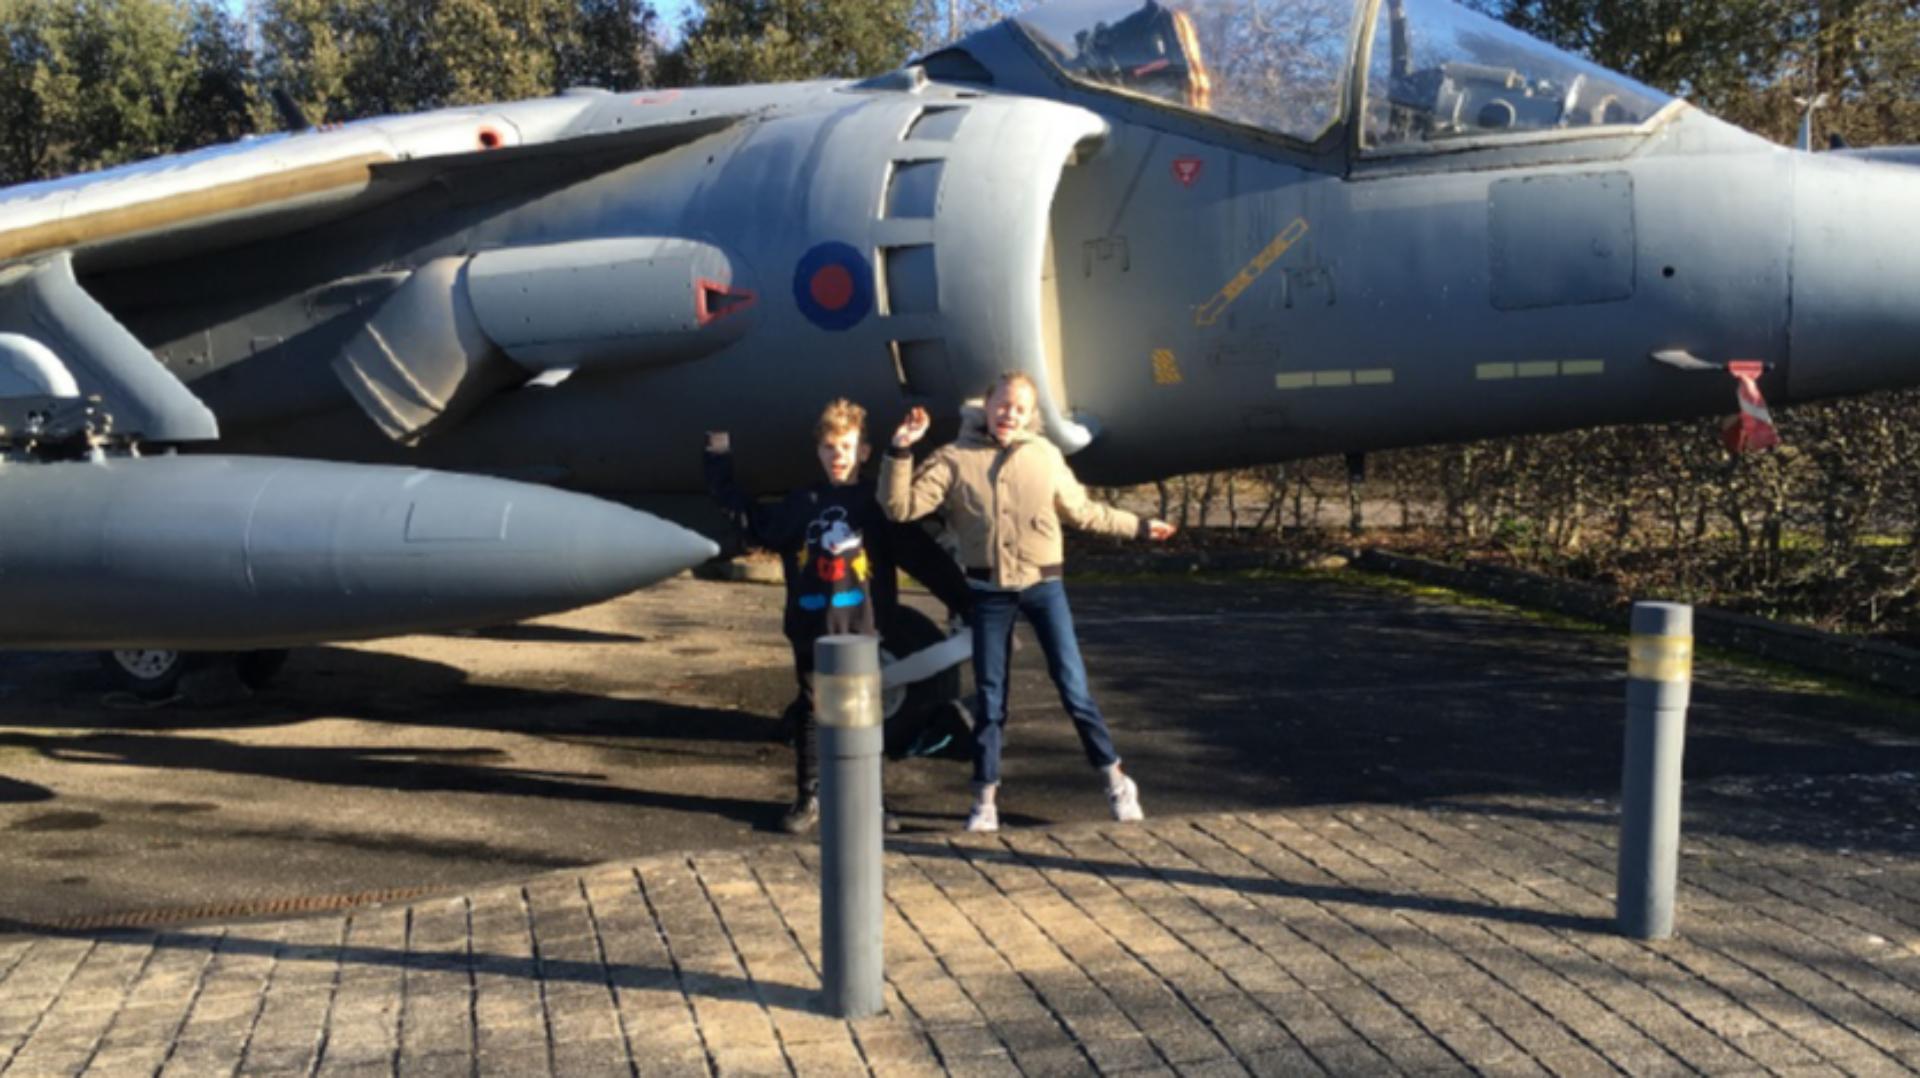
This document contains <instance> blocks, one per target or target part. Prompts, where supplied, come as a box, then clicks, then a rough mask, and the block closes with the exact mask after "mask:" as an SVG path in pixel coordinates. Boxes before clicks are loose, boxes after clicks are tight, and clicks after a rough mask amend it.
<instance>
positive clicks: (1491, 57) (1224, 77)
mask: <svg viewBox="0 0 1920 1078" xmlns="http://www.w3.org/2000/svg"><path fill="white" fill-rule="evenodd" d="M1376 4H1377V8H1378V9H1377V13H1376V14H1375V15H1374V25H1373V33H1372V37H1371V56H1370V57H1368V58H1367V62H1366V64H1365V67H1364V72H1363V73H1364V76H1365V78H1364V82H1363V90H1362V91H1361V97H1360V100H1362V101H1364V103H1365V104H1364V108H1363V110H1362V111H1363V129H1362V132H1361V135H1362V139H1361V144H1362V146H1363V147H1365V148H1367V149H1369V150H1372V151H1375V152H1392V151H1402V150H1410V149H1419V148H1423V147H1432V148H1438V147H1440V146H1442V145H1444V144H1447V143H1449V142H1459V141H1460V140H1463V139H1467V138H1473V137H1476V136H1480V137H1485V136H1506V135H1517V134H1521V133H1527V132H1534V133H1553V132H1584V131H1586V130H1589V129H1593V128H1605V127H1623V126H1624V127H1631V126H1635V125H1638V124H1641V123H1644V122H1645V121H1647V120H1649V119H1651V118H1652V117H1653V116H1654V114H1655V113H1657V112H1659V111H1660V110H1661V109H1662V108H1664V107H1665V106H1666V105H1667V103H1668V102H1669V101H1670V100H1671V98H1669V97H1667V96H1666V95H1665V94H1662V93H1660V92H1659V91H1657V90H1654V89H1651V88H1649V87H1646V86H1642V85H1640V84H1639V83H1636V82H1634V81H1632V80H1631V79H1628V78H1626V77H1624V76H1622V75H1617V74H1614V73H1613V72H1611V71H1608V70H1606V69H1604V68H1601V67H1598V66H1595V65H1594V64H1591V63H1588V62H1586V61H1584V60H1580V59H1577V58H1575V57H1573V56H1569V55H1567V54H1566V53H1563V52H1560V51H1559V50H1557V49H1554V48H1553V47H1551V46H1549V45H1546V44H1544V43H1542V42H1540V41H1536V40H1534V39H1533V38H1530V37H1528V36H1526V35H1525V34H1522V33H1520V32H1519V31H1517V30H1514V29H1512V28H1510V27H1508V26H1506V25H1505V24H1503V23H1500V22H1497V21H1495V20H1493V19H1489V18H1487V17H1485V16H1482V15H1478V14H1475V13H1474V12H1471V11H1468V10H1466V9H1465V8H1462V7H1458V6H1456V5H1454V4H1452V3H1449V2H1448V0H1057V2H1055V3H1052V4H1047V5H1045V6H1043V7H1040V8H1037V9H1035V10H1034V11H1031V12H1028V13H1027V14H1025V15H1022V16H1020V18H1019V19H1018V20H1017V21H1018V23H1019V25H1020V26H1021V27H1022V28H1023V29H1024V30H1025V31H1026V32H1027V34H1028V36H1030V37H1031V38H1032V39H1033V40H1034V41H1036V42H1037V43H1039V45H1040V46H1041V48H1042V50H1043V51H1044V52H1046V53H1047V54H1048V55H1049V56H1050V57H1051V58H1052V60H1053V61H1054V62H1055V63H1056V64H1058V65H1059V67H1060V69H1061V70H1062V71H1063V72H1064V73H1065V74H1066V75H1067V76H1068V77H1070V78H1072V79H1074V80H1076V81H1078V82H1081V83H1084V84H1087V85H1089V86H1093V87H1097V88H1099V89H1101V90H1103V91H1110V92H1120V93H1124V94H1129V95H1134V96H1139V97H1145V98H1149V99H1152V100H1155V101H1158V102H1161V103H1164V104H1168V105H1172V106H1174V107H1176V108H1180V109H1185V110H1189V111H1192V112H1198V113H1204V114H1206V115H1209V116H1213V117H1216V118H1218V119H1221V120H1226V121H1228V122H1231V123H1235V124H1241V125H1244V126H1247V127H1254V128H1258V129H1260V130H1263V131H1268V132H1272V133H1275V134H1279V135H1282V136H1284V137H1286V138H1289V139H1293V140H1297V141H1299V142H1308V143H1311V142H1316V141H1318V140H1319V139H1320V138H1321V137H1322V136H1324V135H1326V134H1327V132H1328V131H1329V130H1331V129H1332V128H1333V126H1334V125H1335V124H1336V123H1338V122H1339V121H1340V119H1341V117H1342V114H1343V111H1344V107H1345V102H1346V101H1347V92H1348V88H1349V86H1350V85H1352V81H1353V79H1352V76H1353V65H1354V58H1355V57H1356V56H1357V55H1358V54H1359V52H1360V43H1361V41H1362V40H1363V39H1364V35H1362V34H1361V32H1360V31H1361V29H1362V27H1363V25H1364V24H1365V20H1366V19H1367V17H1368V13H1369V11H1371V10H1373V9H1374V7H1375V5H1376Z"/></svg>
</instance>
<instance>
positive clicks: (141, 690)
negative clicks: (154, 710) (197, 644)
mask: <svg viewBox="0 0 1920 1078" xmlns="http://www.w3.org/2000/svg"><path fill="white" fill-rule="evenodd" d="M187 662H188V656H187V653H186V652H183V651H169V650H166V649H164V648H125V649H122V650H119V651H103V652H101V653H100V666H101V668H102V669H104V670H105V671H106V672H107V676H108V677H110V678H112V679H113V681H114V684H115V685H117V686H119V687H120V688H121V689H123V690H125V691H127V692H130V693H132V694H134V695H135V696H138V697H140V698H141V699H142V700H165V699H167V698H169V697H171V696H173V695H175V694H176V693H178V692H179V691H180V675H181V674H184V673H186V670H187Z"/></svg>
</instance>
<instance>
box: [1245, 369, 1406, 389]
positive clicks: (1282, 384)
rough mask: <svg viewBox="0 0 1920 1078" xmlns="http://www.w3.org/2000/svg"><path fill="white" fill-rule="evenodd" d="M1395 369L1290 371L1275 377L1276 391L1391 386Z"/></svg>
mask: <svg viewBox="0 0 1920 1078" xmlns="http://www.w3.org/2000/svg"><path fill="white" fill-rule="evenodd" d="M1392 384H1393V368H1391V367H1372V368H1369V369H1367V370H1358V371H1338V370H1336V371H1288V372H1287V373H1285V374H1276V375H1274V376H1273V388H1275V389H1343V388H1346V387H1349V386H1390V385H1392Z"/></svg>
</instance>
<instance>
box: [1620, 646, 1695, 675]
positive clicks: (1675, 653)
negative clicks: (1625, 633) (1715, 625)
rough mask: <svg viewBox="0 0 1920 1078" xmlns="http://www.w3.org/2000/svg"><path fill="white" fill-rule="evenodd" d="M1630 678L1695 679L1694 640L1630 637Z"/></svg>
mask: <svg viewBox="0 0 1920 1078" xmlns="http://www.w3.org/2000/svg"><path fill="white" fill-rule="evenodd" d="M1627 676H1628V677H1630V678H1639V679H1641V680H1642V681H1687V680H1690V679H1691V678H1692V677H1693V637H1691V636H1633V637H1628V638H1627Z"/></svg>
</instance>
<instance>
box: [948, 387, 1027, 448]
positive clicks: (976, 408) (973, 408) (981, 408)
mask: <svg viewBox="0 0 1920 1078" xmlns="http://www.w3.org/2000/svg"><path fill="white" fill-rule="evenodd" d="M1038 437H1040V410H1039V409H1037V408H1036V409H1034V412H1033V414H1032V415H1031V416H1028V417H1027V425H1026V426H1024V427H1022V428H1020V429H1019V430H1017V431H1014V432H1013V440H1014V441H1015V442H1024V441H1028V440H1030V439H1033V438H1038ZM956 441H958V442H960V443H961V444H962V445H995V444H998V443H996V442H995V441H994V440H993V432H992V431H990V430H988V429H987V402H986V399H985V398H982V397H974V398H973V399H971V400H967V401H963V402H962V403H961V405H960V435H959V437H958V438H957V439H956Z"/></svg>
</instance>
